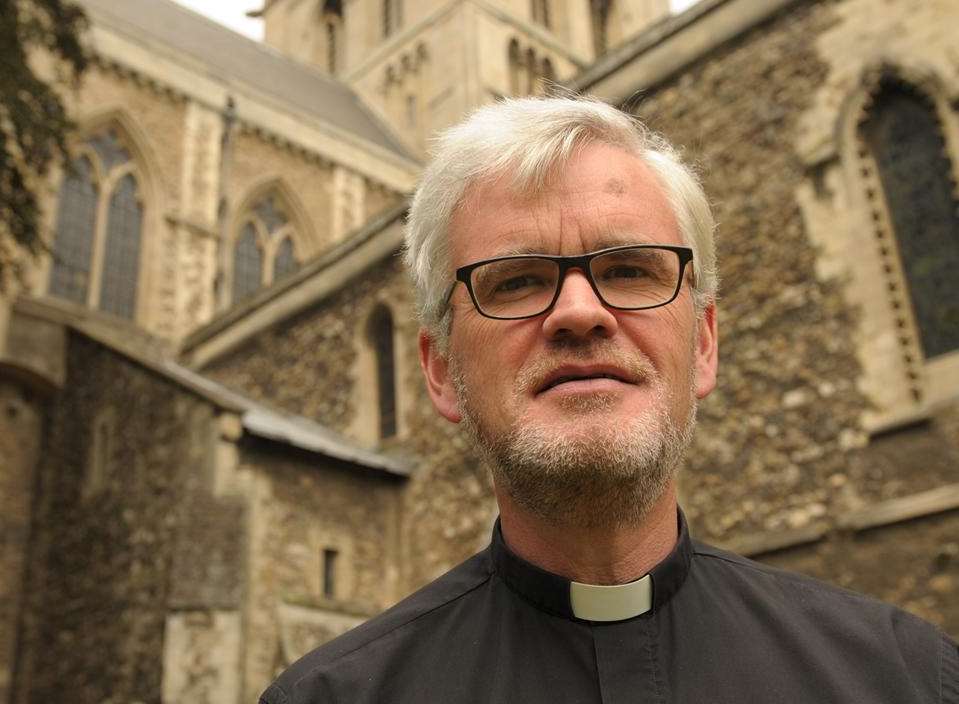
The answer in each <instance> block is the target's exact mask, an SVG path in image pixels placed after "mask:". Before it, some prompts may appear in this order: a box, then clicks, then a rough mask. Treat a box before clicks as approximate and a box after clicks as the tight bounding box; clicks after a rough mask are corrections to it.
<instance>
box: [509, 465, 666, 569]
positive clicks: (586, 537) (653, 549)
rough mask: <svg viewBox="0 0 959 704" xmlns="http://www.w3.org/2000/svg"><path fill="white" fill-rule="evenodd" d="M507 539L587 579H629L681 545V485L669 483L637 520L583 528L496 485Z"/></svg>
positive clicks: (535, 558) (527, 554) (519, 550)
mask: <svg viewBox="0 0 959 704" xmlns="http://www.w3.org/2000/svg"><path fill="white" fill-rule="evenodd" d="M496 500H497V502H498V503H499V509H500V526H501V528H502V530H503V539H504V540H505V541H506V545H507V546H509V549H510V550H512V551H513V552H514V553H516V554H517V555H519V556H520V557H522V558H523V559H524V560H526V561H527V562H530V563H532V564H534V565H536V566H537V567H540V568H542V569H544V570H547V571H549V572H552V573H553V574H558V575H560V576H562V577H566V578H567V579H570V580H573V581H575V582H582V583H584V584H625V583H627V582H631V581H633V580H635V579H639V578H640V577H642V576H643V575H645V574H646V573H647V572H649V571H650V570H651V569H652V568H653V567H655V566H656V565H657V564H659V563H660V562H661V561H662V560H663V559H665V557H666V556H667V555H669V553H670V551H671V550H672V549H673V546H675V545H676V540H677V539H678V537H679V536H678V530H677V525H676V487H675V485H674V484H672V483H671V484H670V485H669V486H668V487H667V489H666V491H665V492H663V495H662V496H661V497H660V499H659V501H657V502H656V503H655V504H654V505H653V507H652V508H651V509H650V511H649V512H648V513H647V514H646V515H645V516H644V517H643V518H642V519H641V520H640V521H639V522H638V523H636V524H635V525H628V526H617V527H615V528H581V527H578V526H567V525H557V524H555V523H550V522H548V521H546V520H544V519H543V518H541V517H539V516H535V515H533V514H531V513H530V512H529V511H527V510H525V509H523V508H522V507H521V506H519V505H518V504H516V503H515V502H514V501H513V500H512V498H511V497H510V496H509V495H508V494H506V493H505V492H504V491H501V490H500V489H499V488H498V487H497V489H496Z"/></svg>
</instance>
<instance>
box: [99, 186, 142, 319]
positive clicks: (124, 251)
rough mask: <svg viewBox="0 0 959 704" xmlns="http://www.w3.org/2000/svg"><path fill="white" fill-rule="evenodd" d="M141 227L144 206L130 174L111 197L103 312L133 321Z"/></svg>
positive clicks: (105, 259)
mask: <svg viewBox="0 0 959 704" xmlns="http://www.w3.org/2000/svg"><path fill="white" fill-rule="evenodd" d="M142 226H143V206H142V205H141V204H140V201H139V200H138V199H137V184H136V181H135V180H134V178H133V176H131V175H130V174H127V175H126V176H124V177H123V178H122V179H121V180H120V182H119V184H117V187H116V188H115V189H114V191H113V196H111V198H110V207H109V210H108V215H107V239H106V243H107V246H106V250H105V251H104V254H103V276H102V281H101V283H100V309H101V310H105V311H108V312H110V313H114V314H116V315H119V316H122V317H124V318H130V319H132V318H133V312H134V310H135V309H136V295H137V275H138V274H139V270H140V230H141V228H142Z"/></svg>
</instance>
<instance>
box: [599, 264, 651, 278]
mask: <svg viewBox="0 0 959 704" xmlns="http://www.w3.org/2000/svg"><path fill="white" fill-rule="evenodd" d="M647 276H649V271H648V270H647V269H645V268H643V267H641V266H627V265H625V264H622V265H620V266H611V267H610V268H609V269H607V270H606V271H604V272H603V278H604V279H640V278H645V277H647Z"/></svg>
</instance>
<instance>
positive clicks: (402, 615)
mask: <svg viewBox="0 0 959 704" xmlns="http://www.w3.org/2000/svg"><path fill="white" fill-rule="evenodd" d="M489 578H490V567H489V553H488V551H483V552H481V553H479V554H477V555H474V556H473V557H472V558H470V559H469V560H467V561H466V562H463V563H462V564H460V565H459V566H457V567H455V568H453V569H452V570H450V571H449V572H447V573H446V574H444V575H443V576H441V577H440V578H439V579H437V580H436V581H434V582H431V583H430V584H428V585H426V586H425V587H423V588H422V589H420V590H419V591H417V592H415V593H413V594H412V595H410V596H408V597H407V598H405V599H403V600H402V601H400V602H399V603H397V604H396V605H395V606H393V607H392V608H390V609H388V610H387V611H384V612H383V613H382V614H380V615H378V616H376V617H374V618H372V619H370V620H369V621H366V622H365V623H363V624H361V625H359V626H357V627H356V628H354V629H353V630H351V631H349V632H347V633H345V634H344V635H342V636H340V637H339V638H335V639H334V640H332V641H330V642H328V643H326V644H324V645H322V646H320V647H319V648H317V649H315V650H313V651H312V652H310V653H308V654H307V655H305V656H303V657H302V658H300V659H299V660H298V661H296V662H295V663H293V664H292V665H291V666H290V667H289V668H288V669H287V670H285V671H284V672H283V673H282V674H281V675H280V676H279V677H278V678H277V680H276V681H275V682H274V683H273V684H272V685H271V686H270V687H269V689H267V690H266V691H265V692H264V693H263V695H262V698H261V702H264V703H265V704H292V703H293V702H295V701H299V700H298V699H297V698H296V697H295V696H294V694H295V692H297V691H298V690H300V689H304V685H305V688H307V689H309V690H310V692H311V694H312V696H311V700H315V701H327V700H325V699H320V698H317V694H318V693H319V692H320V691H322V690H323V687H324V686H325V685H324V684H323V682H324V676H325V674H326V673H328V672H330V671H332V670H333V669H334V668H335V667H336V666H337V664H338V663H340V662H342V661H344V660H346V659H354V658H357V657H359V658H369V659H370V660H371V662H370V665H371V666H385V665H388V662H389V661H390V659H391V658H394V657H397V656H402V653H403V651H404V649H405V645H406V644H408V642H409V639H410V638H416V637H417V635H418V634H419V633H420V632H421V630H422V629H423V628H428V627H429V626H428V624H429V623H430V622H431V621H432V620H433V619H435V618H437V617H438V618H442V617H443V613H444V612H445V611H446V610H449V609H453V608H455V605H457V604H458V603H459V602H461V601H462V600H463V599H468V597H469V595H470V594H471V593H472V592H473V591H474V590H476V589H477V588H479V587H481V586H482V585H484V584H485V583H486V582H488V580H489ZM330 700H332V697H331V698H330Z"/></svg>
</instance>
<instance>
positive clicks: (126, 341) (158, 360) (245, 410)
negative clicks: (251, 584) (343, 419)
mask: <svg viewBox="0 0 959 704" xmlns="http://www.w3.org/2000/svg"><path fill="white" fill-rule="evenodd" d="M15 311H16V312H17V313H19V314H21V315H23V316H24V317H25V319H27V318H32V319H37V320H41V321H47V322H51V323H55V324H58V325H62V326H64V327H67V328H69V329H71V330H73V331H75V332H78V333H80V334H82V335H83V336H85V337H87V338H89V339H91V340H94V341H95V342H97V343H99V344H101V345H103V346H104V347H106V348H108V349H110V350H112V351H113V352H115V353H117V354H120V355H122V356H123V357H125V358H127V359H128V360H130V361H132V362H134V363H135V364H137V365H139V366H140V367H142V368H144V369H147V370H149V371H151V372H153V373H154V374H158V375H160V376H162V377H163V378H165V379H166V380H168V381H170V382H172V383H174V384H176V385H177V386H179V387H180V388H183V389H185V390H187V391H190V392H191V393H193V394H195V395H196V396H198V397H200V398H202V399H204V400H206V401H207V402H209V403H211V404H213V405H214V406H216V407H217V408H220V409H222V410H225V411H229V412H231V413H235V414H237V415H238V416H239V418H240V423H241V425H242V427H243V430H244V432H245V433H246V434H247V435H249V436H252V437H257V438H261V439H264V440H270V441H272V442H276V443H279V444H281V445H286V446H288V447H294V448H297V449H299V450H303V451H306V452H310V453H313V454H316V455H319V456H322V457H327V458H331V459H335V460H340V461H342V462H347V463H349V464H351V465H354V466H356V467H363V468H365V469H369V470H374V471H377V472H380V473H384V474H387V475H391V476H394V477H401V478H402V477H406V476H409V474H410V472H411V467H410V465H409V464H408V463H407V462H405V461H403V460H401V459H398V458H396V457H391V456H388V455H385V454H381V453H379V452H376V451H374V450H369V449H366V448H363V447H359V446H357V445H355V444H353V443H352V442H351V441H350V440H348V439H347V438H344V437H343V436H342V435H340V434H339V433H337V432H336V431H334V430H333V429H331V428H329V427H327V426H325V425H321V424H320V423H317V422H316V421H314V420H311V419H309V418H306V417H304V416H300V415H297V414H295V413H290V412H287V411H283V410H280V409H276V408H271V407H269V406H267V405H265V404H263V403H260V402H258V401H255V400H253V399H251V398H250V397H248V396H246V395H244V394H242V393H239V392H238V391H235V390H233V389H230V388H228V387H226V386H224V385H223V384H220V383H219V382H217V381H214V380H213V379H210V378H209V377H206V376H203V375H202V374H200V373H197V372H195V371H193V370H191V369H187V368H186V367H184V366H183V365H181V364H178V363H177V362H175V361H174V360H173V359H171V358H170V357H169V356H168V354H167V352H166V350H164V349H163V345H162V343H161V342H160V341H159V340H156V339H154V338H152V337H151V336H149V334H148V333H146V332H144V331H143V330H142V329H140V328H137V327H136V326H135V325H134V324H133V323H129V322H127V321H124V320H120V319H117V318H114V317H112V316H109V315H106V314H104V313H101V312H100V311H96V310H92V309H89V308H85V307H83V306H79V305H77V304H74V303H70V302H68V301H62V300H59V299H56V298H52V297H47V298H42V299H38V298H31V297H27V296H21V297H20V298H19V299H18V300H17V303H16V307H15Z"/></svg>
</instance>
